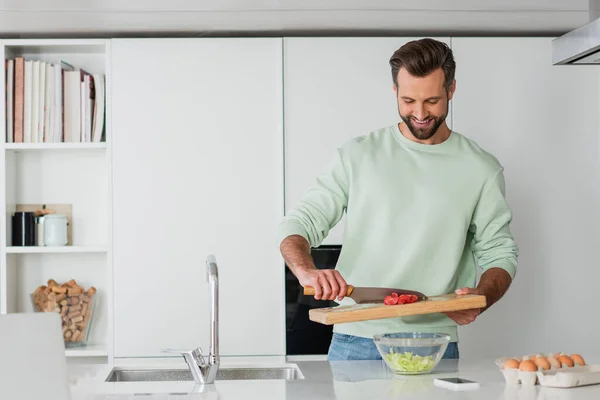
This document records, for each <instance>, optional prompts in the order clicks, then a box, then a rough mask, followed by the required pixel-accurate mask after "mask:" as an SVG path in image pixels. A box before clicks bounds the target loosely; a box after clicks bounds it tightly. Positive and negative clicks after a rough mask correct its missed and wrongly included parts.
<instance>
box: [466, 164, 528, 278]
mask: <svg viewBox="0 0 600 400" xmlns="http://www.w3.org/2000/svg"><path fill="white" fill-rule="evenodd" d="M511 221H512V211H511V209H510V207H509V205H508V202H507V201H506V197H505V182H504V170H503V168H500V169H499V170H498V171H496V173H495V175H494V176H493V177H491V178H490V179H489V180H488V181H487V182H486V184H485V185H484V187H483V190H482V192H481V195H480V198H479V201H478V203H477V206H476V207H475V212H474V213H473V219H472V221H471V228H470V229H471V231H472V232H473V242H472V249H473V252H474V254H475V258H476V260H477V263H478V265H479V266H480V267H481V269H482V270H483V271H485V270H487V269H489V268H492V267H498V268H502V269H504V270H506V271H507V272H508V273H509V274H510V276H511V278H514V277H515V275H516V272H517V258H518V252H519V250H518V247H517V245H516V243H515V240H514V238H513V235H512V234H511V231H510V228H509V225H510V222H511Z"/></svg>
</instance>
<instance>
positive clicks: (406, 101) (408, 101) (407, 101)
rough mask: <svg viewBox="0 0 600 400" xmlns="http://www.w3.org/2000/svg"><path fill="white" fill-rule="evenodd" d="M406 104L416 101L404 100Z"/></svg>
mask: <svg viewBox="0 0 600 400" xmlns="http://www.w3.org/2000/svg"><path fill="white" fill-rule="evenodd" d="M404 102H405V103H406V104H410V103H414V100H404Z"/></svg>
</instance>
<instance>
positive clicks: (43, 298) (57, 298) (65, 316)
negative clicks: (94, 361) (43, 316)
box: [31, 287, 97, 349]
mask: <svg viewBox="0 0 600 400" xmlns="http://www.w3.org/2000/svg"><path fill="white" fill-rule="evenodd" d="M43 288H44V289H45V287H43ZM40 289H41V288H38V290H36V291H35V292H34V293H32V294H31V303H32V305H33V310H34V311H35V312H55V313H58V314H59V315H60V317H61V320H62V331H63V339H64V343H65V348H67V349H69V348H79V347H85V346H87V344H88V338H89V336H90V331H91V329H92V322H93V319H94V318H93V317H94V309H95V308H96V307H95V305H96V302H97V298H96V297H97V295H96V294H95V290H94V293H91V292H90V291H89V290H88V291H86V292H83V291H82V292H81V293H73V294H72V295H70V294H69V293H68V292H67V293H53V292H51V291H49V290H40ZM49 292H50V293H49Z"/></svg>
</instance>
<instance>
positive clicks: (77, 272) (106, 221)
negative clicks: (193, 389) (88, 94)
mask: <svg viewBox="0 0 600 400" xmlns="http://www.w3.org/2000/svg"><path fill="white" fill-rule="evenodd" d="M0 50H1V51H2V52H3V54H4V58H5V60H7V59H14V58H15V57H17V56H20V57H24V59H25V60H39V61H46V62H51V63H55V64H59V63H60V62H61V61H65V62H67V63H68V64H70V65H72V66H73V67H74V68H75V69H83V70H85V71H86V72H89V73H92V74H102V75H104V78H105V79H104V82H105V106H106V109H105V110H106V111H105V122H104V130H105V136H104V139H103V141H102V142H100V143H97V142H83V143H80V142H52V143H46V142H42V143H39V142H38V143H10V142H8V141H7V124H6V119H7V115H6V92H5V96H2V98H1V99H0V119H1V120H2V127H1V128H0V129H1V132H2V140H1V141H0V188H2V193H3V198H2V201H0V313H2V314H6V313H15V312H33V304H32V302H31V299H30V295H31V293H32V292H33V291H34V290H35V289H36V288H37V287H38V286H40V285H45V284H47V281H48V280H49V279H54V280H56V281H57V282H59V283H63V282H66V281H68V280H69V279H75V280H76V281H77V282H78V283H79V284H80V285H81V286H83V287H85V288H88V287H90V286H94V287H95V288H96V289H97V296H98V297H97V298H96V301H97V303H96V309H95V313H94V316H93V321H92V326H91V331H90V338H89V342H88V345H87V346H86V347H84V348H76V349H67V350H66V355H67V356H68V357H69V358H71V357H77V358H80V357H94V358H98V357H99V358H102V359H105V360H107V361H111V360H112V353H113V352H112V349H113V333H112V332H113V327H112V314H113V310H112V284H111V283H112V274H113V271H112V231H111V226H112V224H111V221H112V164H111V161H112V146H111V125H110V91H111V88H110V65H111V63H110V53H111V52H110V41H109V40H104V39H98V40H69V39H60V40H52V39H45V40H35V39H32V40H2V41H0ZM3 65H4V70H3V73H2V76H1V77H0V81H1V82H2V86H3V87H6V64H3ZM18 204H70V205H71V207H72V216H71V217H72V220H71V226H70V228H71V230H72V235H71V237H72V242H71V243H69V245H68V246H64V247H45V246H39V247H38V246H26V247H21V246H12V243H11V234H10V232H11V224H12V222H11V221H12V220H11V216H12V215H13V213H14V211H16V209H17V205H18Z"/></svg>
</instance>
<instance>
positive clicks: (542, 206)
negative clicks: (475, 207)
mask: <svg viewBox="0 0 600 400" xmlns="http://www.w3.org/2000/svg"><path fill="white" fill-rule="evenodd" d="M452 45H453V49H454V52H455V56H456V64H457V71H456V79H457V86H456V94H455V97H454V100H453V101H454V128H455V129H456V130H457V131H458V132H460V133H462V134H464V135H465V136H467V137H470V138H472V139H473V140H475V141H476V142H477V143H478V144H479V145H480V146H481V147H482V148H483V149H484V150H487V151H489V152H491V153H492V154H493V155H494V156H496V157H497V158H498V160H499V161H500V163H502V164H503V165H504V167H505V179H506V195H507V197H508V201H509V203H510V205H511V207H512V209H513V212H514V216H513V222H512V225H511V227H512V231H513V234H514V235H515V238H516V240H517V244H518V245H519V248H520V256H519V267H518V271H517V276H516V279H515V281H514V283H513V286H512V287H511V289H510V290H509V292H508V293H507V295H506V296H505V297H504V298H503V299H502V300H500V302H499V303H498V304H496V305H494V306H493V307H492V308H491V309H489V310H488V311H486V313H484V314H483V315H482V316H481V317H480V318H479V319H478V320H477V321H476V322H475V323H474V324H472V325H469V326H468V327H465V328H464V330H462V331H461V333H460V334H461V356H463V355H464V356H465V357H497V356H499V355H507V354H530V353H531V352H536V351H544V350H533V349H548V350H546V351H553V350H551V349H554V348H560V347H561V346H564V345H565V344H568V343H577V345H576V347H577V348H581V349H586V348H590V347H593V346H594V342H593V339H592V338H591V337H590V338H589V340H588V339H585V337H584V336H583V335H582V334H581V332H593V331H597V330H598V329H600V320H598V319H597V318H582V317H581V314H578V313H577V312H573V311H574V310H585V309H589V304H590V302H592V301H593V300H592V298H593V297H594V296H597V295H596V294H595V293H597V292H598V284H597V282H598V280H600V272H599V270H598V268H596V267H595V266H594V267H591V266H590V260H595V259H596V251H597V248H598V243H599V242H600V231H599V229H598V223H597V222H595V221H598V215H599V214H598V202H599V200H600V198H599V197H600V196H599V193H598V182H599V181H600V179H599V178H600V176H599V172H598V171H599V170H598V158H597V154H598V117H597V115H598V67H594V66H553V65H552V57H551V55H552V39H551V38H501V37H498V38H453V39H452ZM575 288H576V290H574V289H575ZM565 293H568V300H567V301H565V297H564V294H565ZM559 324H562V325H564V326H572V327H577V328H576V329H564V328H561V327H560V325H559ZM508 327H510V328H508ZM510 332H512V333H514V334H515V336H514V337H507V335H511V334H512V333H510ZM491 343H493V346H490V344H491ZM556 351H560V350H556Z"/></svg>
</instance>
